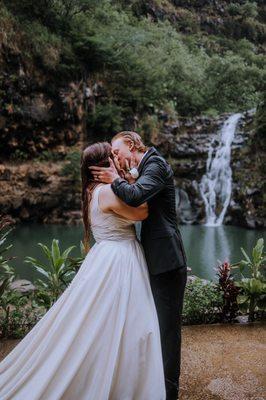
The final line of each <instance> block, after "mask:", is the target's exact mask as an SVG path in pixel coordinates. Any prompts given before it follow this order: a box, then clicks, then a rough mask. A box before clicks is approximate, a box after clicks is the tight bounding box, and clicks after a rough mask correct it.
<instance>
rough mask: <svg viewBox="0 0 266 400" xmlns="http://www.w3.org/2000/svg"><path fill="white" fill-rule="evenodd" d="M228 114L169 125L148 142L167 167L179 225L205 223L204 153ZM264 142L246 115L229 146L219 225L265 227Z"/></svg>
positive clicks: (249, 113) (250, 115)
mask: <svg viewBox="0 0 266 400" xmlns="http://www.w3.org/2000/svg"><path fill="white" fill-rule="evenodd" d="M228 116H229V114H223V115H221V116H219V117H217V118H208V117H197V118H193V119H187V120H185V121H182V122H180V121H176V122H174V123H173V122H171V123H168V121H167V117H164V123H163V130H162V132H161V133H159V134H157V135H155V136H154V137H152V138H151V142H152V144H154V145H155V146H157V147H158V148H159V150H160V151H161V153H162V154H163V155H164V156H165V157H166V158H167V159H168V160H169V162H170V163H171V164H172V166H173V169H174V174H175V181H176V186H177V208H178V216H179V223H189V224H198V223H204V222H205V206H204V201H203V199H202V197H201V195H200V191H199V183H200V181H201V178H202V176H203V174H204V173H205V172H206V162H207V157H208V150H209V146H210V143H211V141H212V140H215V138H217V132H218V131H219V129H220V128H221V126H222V124H223V122H224V121H225V120H226V119H227V118H228ZM265 163H266V153H265V139H264V142H263V138H261V137H257V136H256V130H255V127H254V111H250V112H246V113H244V115H243V118H242V119H241V121H240V123H239V126H238V129H237V131H236V134H235V137H234V141H233V143H232V148H231V168H232V196H231V201H230V204H229V207H228V209H227V213H226V215H225V219H224V223H225V224H231V225H239V226H244V227H249V228H263V227H265V226H266V211H265V210H266V204H265V202H266V199H265V194H263V193H265V184H264V181H265V180H263V176H265V174H264V173H263V167H264V165H265Z"/></svg>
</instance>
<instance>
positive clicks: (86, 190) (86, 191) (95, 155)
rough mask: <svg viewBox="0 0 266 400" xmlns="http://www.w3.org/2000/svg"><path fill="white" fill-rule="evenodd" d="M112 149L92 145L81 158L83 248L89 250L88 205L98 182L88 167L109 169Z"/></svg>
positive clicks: (98, 144) (106, 146)
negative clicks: (94, 166)
mask: <svg viewBox="0 0 266 400" xmlns="http://www.w3.org/2000/svg"><path fill="white" fill-rule="evenodd" d="M111 150H112V147H111V145H110V144H109V143H108V142H98V143H94V144H92V145H90V146H88V147H86V149H85V150H84V151H83V153H82V156H81V182H82V194H81V198H82V216H83V224H84V233H85V235H84V246H85V250H86V252H87V251H88V250H89V203H90V201H91V197H92V192H93V190H94V189H95V187H96V186H97V185H99V183H100V182H97V181H95V180H94V178H93V175H92V173H91V170H90V169H89V167H91V166H92V165H96V166H98V167H109V165H110V163H109V160H108V157H111V156H112V152H111Z"/></svg>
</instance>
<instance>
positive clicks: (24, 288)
mask: <svg viewBox="0 0 266 400" xmlns="http://www.w3.org/2000/svg"><path fill="white" fill-rule="evenodd" d="M9 288H10V289H11V290H15V291H17V292H20V293H29V292H33V291H34V290H36V287H35V286H34V285H33V283H32V282H30V281H28V280H27V279H17V280H15V281H13V282H12V283H11V284H10V285H9Z"/></svg>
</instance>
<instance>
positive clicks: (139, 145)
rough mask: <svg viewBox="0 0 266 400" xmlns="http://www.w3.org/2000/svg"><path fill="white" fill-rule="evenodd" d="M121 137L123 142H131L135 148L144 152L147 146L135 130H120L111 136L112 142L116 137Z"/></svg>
mask: <svg viewBox="0 0 266 400" xmlns="http://www.w3.org/2000/svg"><path fill="white" fill-rule="evenodd" d="M120 138H122V139H123V140H124V141H125V142H127V143H128V142H133V143H134V146H135V148H136V149H137V150H138V151H141V152H145V151H146V150H147V146H145V144H144V143H143V141H142V138H141V136H140V135H139V134H138V133H137V132H133V131H122V132H119V133H117V134H116V135H115V136H114V137H113V138H112V142H114V141H115V140H116V139H120Z"/></svg>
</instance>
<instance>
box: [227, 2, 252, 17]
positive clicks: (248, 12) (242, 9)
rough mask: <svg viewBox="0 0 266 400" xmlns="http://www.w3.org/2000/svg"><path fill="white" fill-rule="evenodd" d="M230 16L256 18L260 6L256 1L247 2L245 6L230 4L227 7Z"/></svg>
mask: <svg viewBox="0 0 266 400" xmlns="http://www.w3.org/2000/svg"><path fill="white" fill-rule="evenodd" d="M227 11H228V13H229V14H230V15H232V16H236V15H241V16H242V17H244V18H256V17H257V15H258V6H257V3H256V2H255V1H252V2H251V1H246V2H245V3H244V4H239V3H233V2H232V3H230V4H228V6H227Z"/></svg>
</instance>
